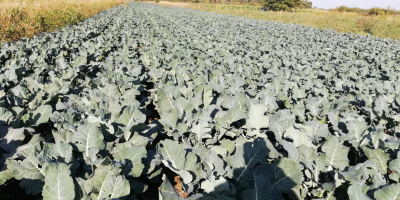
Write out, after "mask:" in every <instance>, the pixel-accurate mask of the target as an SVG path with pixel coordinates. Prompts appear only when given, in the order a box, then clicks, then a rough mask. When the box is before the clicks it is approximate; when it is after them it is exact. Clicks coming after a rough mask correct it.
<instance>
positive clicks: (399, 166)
mask: <svg viewBox="0 0 400 200" xmlns="http://www.w3.org/2000/svg"><path fill="white" fill-rule="evenodd" d="M389 167H390V170H393V171H396V172H397V173H399V174H400V152H397V158H396V159H394V160H392V161H390V162H389Z"/></svg>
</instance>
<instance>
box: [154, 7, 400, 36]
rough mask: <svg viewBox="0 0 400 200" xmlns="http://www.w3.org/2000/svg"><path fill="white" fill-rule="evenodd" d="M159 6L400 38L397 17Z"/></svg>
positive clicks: (312, 11)
mask: <svg viewBox="0 0 400 200" xmlns="http://www.w3.org/2000/svg"><path fill="white" fill-rule="evenodd" d="M158 4H160V5H167V6H177V7H185V8H190V9H195V10H202V11H206V12H217V13H222V14H230V15H237V16H241V17H248V18H254V19H262V20H269V21H278V22H284V23H294V24H302V25H306V26H313V27H317V28H321V29H334V30H336V31H338V32H341V33H343V32H351V33H356V34H361V35H367V34H371V35H373V36H377V37H383V38H392V39H400V17H399V16H398V15H382V16H368V15H365V14H359V13H340V12H332V11H326V10H322V9H309V10H301V11H298V12H273V11H268V12H264V11H260V10H259V8H260V7H259V6H248V5H242V6H240V5H222V4H199V3H198V4H194V3H182V2H164V1H161V2H159V3H158Z"/></svg>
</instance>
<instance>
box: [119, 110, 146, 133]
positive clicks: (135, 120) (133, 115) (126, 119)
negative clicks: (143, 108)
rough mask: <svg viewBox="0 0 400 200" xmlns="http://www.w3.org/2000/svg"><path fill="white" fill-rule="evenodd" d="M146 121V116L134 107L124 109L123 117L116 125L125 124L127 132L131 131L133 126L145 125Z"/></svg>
mask: <svg viewBox="0 0 400 200" xmlns="http://www.w3.org/2000/svg"><path fill="white" fill-rule="evenodd" d="M145 121H146V115H144V114H143V113H142V112H140V111H139V110H138V109H137V108H135V107H133V106H128V107H126V108H125V109H124V111H123V113H122V115H121V116H120V117H119V118H118V119H117V120H116V121H115V122H116V123H120V124H123V125H124V126H125V130H130V129H131V128H132V127H133V126H135V125H137V124H139V123H144V122H145Z"/></svg>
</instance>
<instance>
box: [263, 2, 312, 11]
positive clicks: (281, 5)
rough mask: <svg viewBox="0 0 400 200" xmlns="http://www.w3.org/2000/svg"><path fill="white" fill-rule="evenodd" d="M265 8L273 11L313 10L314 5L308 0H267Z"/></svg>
mask: <svg viewBox="0 0 400 200" xmlns="http://www.w3.org/2000/svg"><path fill="white" fill-rule="evenodd" d="M264 6H265V7H266V8H267V9H268V10H273V11H280V10H283V11H290V10H291V9H294V8H312V3H311V2H310V1H307V0H265V4H264Z"/></svg>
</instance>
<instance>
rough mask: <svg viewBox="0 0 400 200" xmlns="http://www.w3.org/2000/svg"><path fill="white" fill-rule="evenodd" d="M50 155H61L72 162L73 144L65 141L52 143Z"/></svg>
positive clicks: (48, 153) (66, 161) (48, 154)
mask: <svg viewBox="0 0 400 200" xmlns="http://www.w3.org/2000/svg"><path fill="white" fill-rule="evenodd" d="M47 156H48V157H50V158H51V157H54V158H57V157H61V158H62V159H63V160H64V162H65V163H69V162H71V161H72V160H73V159H74V157H73V155H72V146H71V145H70V144H68V143H65V142H62V141H60V142H56V144H53V145H51V147H50V148H49V150H48V152H47Z"/></svg>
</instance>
